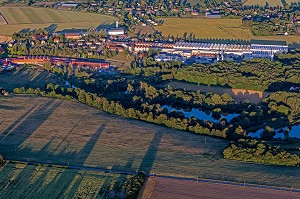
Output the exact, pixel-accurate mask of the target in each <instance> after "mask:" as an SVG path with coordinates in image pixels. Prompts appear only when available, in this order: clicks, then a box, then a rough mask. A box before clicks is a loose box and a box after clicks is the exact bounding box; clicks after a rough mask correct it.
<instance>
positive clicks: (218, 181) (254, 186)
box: [7, 159, 300, 193]
mask: <svg viewBox="0 0 300 199" xmlns="http://www.w3.org/2000/svg"><path fill="white" fill-rule="evenodd" d="M7 161H8V162H11V163H21V164H27V165H33V166H40V165H43V166H46V167H57V168H66V169H74V170H83V171H98V172H105V173H113V174H122V175H136V174H138V173H139V172H136V171H132V172H129V171H123V170H116V169H107V168H100V167H91V166H76V165H70V164H57V163H50V162H39V161H25V160H10V159H7ZM146 176H147V177H159V178H166V179H176V180H184V181H197V182H199V183H213V184H221V185H234V186H238V187H249V188H258V189H269V190H277V191H288V192H296V193H300V189H294V188H288V187H276V186H267V185H259V184H250V183H239V182H233V181H223V180H216V179H207V178H188V177H182V176H175V175H161V174H155V173H146Z"/></svg>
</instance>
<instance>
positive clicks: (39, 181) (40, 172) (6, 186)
mask: <svg viewBox="0 0 300 199" xmlns="http://www.w3.org/2000/svg"><path fill="white" fill-rule="evenodd" d="M126 178H127V176H126V175H117V174H108V173H101V172H92V171H80V170H74V169H72V170H70V169H64V168H55V167H44V166H32V165H25V164H20V163H17V164H14V163H8V164H7V165H6V166H5V167H4V168H3V169H1V172H0V184H1V190H0V195H1V196H0V198H24V197H26V198H106V197H105V195H103V194H104V192H106V193H107V194H112V192H113V191H109V190H107V188H108V187H113V186H114V185H120V184H122V182H123V180H124V179H126ZM118 192H120V191H118ZM116 193H117V191H116Z"/></svg>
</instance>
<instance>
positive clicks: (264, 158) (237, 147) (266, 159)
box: [223, 139, 300, 166]
mask: <svg viewBox="0 0 300 199" xmlns="http://www.w3.org/2000/svg"><path fill="white" fill-rule="evenodd" d="M223 156H224V158H227V159H234V160H240V161H251V162H259V163H264V164H277V165H284V166H300V157H299V156H297V155H295V154H291V153H288V152H287V151H285V150H283V149H280V148H279V147H271V146H269V145H268V144H266V143H265V142H263V141H257V140H245V139H240V140H238V141H237V142H233V143H231V145H230V146H229V147H228V148H226V149H225V150H224V152H223Z"/></svg>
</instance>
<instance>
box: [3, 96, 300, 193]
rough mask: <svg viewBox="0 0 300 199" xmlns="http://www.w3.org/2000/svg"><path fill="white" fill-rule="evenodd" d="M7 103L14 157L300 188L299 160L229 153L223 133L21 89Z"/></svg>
mask: <svg viewBox="0 0 300 199" xmlns="http://www.w3.org/2000/svg"><path fill="white" fill-rule="evenodd" d="M0 104H1V106H0V110H1V115H0V123H1V125H0V133H1V134H0V145H1V149H0V153H1V154H2V155H3V156H4V157H5V158H8V159H14V160H20V161H33V162H34V161H37V162H46V163H56V164H66V165H67V164H69V165H75V166H89V167H96V168H108V167H110V168H112V169H117V170H122V171H145V172H147V173H155V174H162V175H171V176H183V177H194V178H196V176H199V177H200V178H214V179H222V180H233V181H239V182H243V181H246V182H247V183H250V182H252V183H259V184H269V185H277V186H287V187H296V188H300V182H299V179H300V169H299V168H296V167H279V166H272V165H262V164H253V163H244V162H236V161H232V160H225V159H223V158H222V157H221V153H222V149H223V148H224V147H226V146H227V141H225V140H222V139H218V138H214V137H209V136H202V135H196V134H192V133H188V132H183V131H178V130H173V129H169V128H166V127H162V126H158V125H154V124H149V123H145V122H141V121H137V120H132V119H124V118H121V117H119V116H115V115H111V114H108V113H105V112H102V111H101V110H98V109H95V108H92V107H89V106H86V105H83V104H79V103H75V102H69V101H63V100H57V99H49V98H41V97H34V96H24V95H21V96H14V97H13V96H11V97H6V98H5V97H1V98H0ZM273 179H277V180H276V181H274V180H273Z"/></svg>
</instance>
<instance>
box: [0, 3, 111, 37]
mask: <svg viewBox="0 0 300 199" xmlns="http://www.w3.org/2000/svg"><path fill="white" fill-rule="evenodd" d="M0 12H1V13H2V15H3V16H4V18H5V19H6V21H7V23H8V24H7V25H0V27H1V28H0V34H3V35H10V34H13V33H14V32H16V31H20V30H22V29H24V28H30V29H36V28H44V27H47V26H50V25H51V24H57V25H58V30H60V29H65V28H89V27H91V26H95V27H97V26H99V25H100V24H104V23H112V22H114V21H115V20H116V19H115V18H114V17H112V16H107V15H101V14H94V13H87V12H78V11H62V10H54V9H47V8H33V7H10V6H4V7H0Z"/></svg>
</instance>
